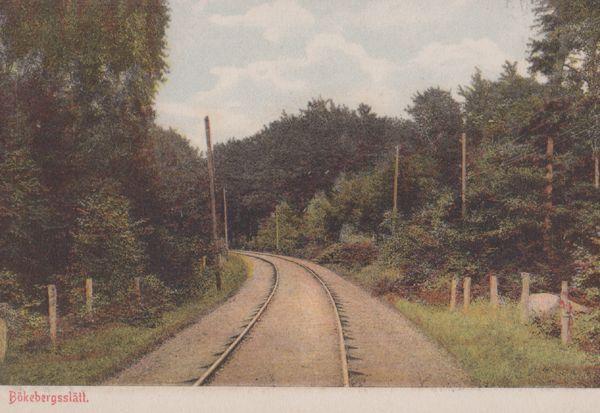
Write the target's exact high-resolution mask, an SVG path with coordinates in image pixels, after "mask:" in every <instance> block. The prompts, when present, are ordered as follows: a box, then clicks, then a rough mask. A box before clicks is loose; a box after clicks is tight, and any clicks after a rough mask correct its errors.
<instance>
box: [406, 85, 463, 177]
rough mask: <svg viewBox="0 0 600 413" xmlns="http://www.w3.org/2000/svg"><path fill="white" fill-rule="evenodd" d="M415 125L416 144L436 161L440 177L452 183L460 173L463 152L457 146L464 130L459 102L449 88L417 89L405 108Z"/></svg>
mask: <svg viewBox="0 0 600 413" xmlns="http://www.w3.org/2000/svg"><path fill="white" fill-rule="evenodd" d="M406 111H407V112H408V114H409V115H411V116H412V118H413V120H414V122H415V126H416V131H417V135H416V143H415V146H416V147H417V148H418V149H419V150H425V151H427V152H429V153H431V154H432V155H433V157H434V158H435V159H436V160H437V163H436V165H437V167H438V168H437V172H438V179H440V180H441V181H442V182H453V181H454V179H455V178H456V177H457V176H458V173H459V169H458V168H457V166H458V165H459V164H460V162H459V159H460V152H459V148H458V145H457V142H458V138H459V136H460V133H461V131H462V129H463V127H462V117H461V111H460V105H459V104H458V102H456V100H454V98H453V97H452V95H451V94H450V92H449V91H446V90H442V89H440V88H429V89H427V90H425V91H424V92H417V93H416V94H415V95H414V97H413V104H412V106H409V107H408V108H407V110H406Z"/></svg>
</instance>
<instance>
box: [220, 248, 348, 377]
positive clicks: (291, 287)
mask: <svg viewBox="0 0 600 413" xmlns="http://www.w3.org/2000/svg"><path fill="white" fill-rule="evenodd" d="M265 258H266V259H268V260H269V261H272V262H273V263H274V264H275V265H277V267H278V269H279V277H280V278H279V287H278V290H277V292H276V293H275V296H274V297H273V300H272V301H271V303H270V304H269V306H268V307H267V309H266V311H265V313H264V314H263V316H262V317H261V318H260V319H259V321H258V323H257V324H256V325H255V326H254V328H253V329H252V330H251V331H250V336H249V337H247V338H246V339H244V341H243V342H242V343H241V345H240V346H239V348H237V349H236V351H235V352H234V353H233V355H232V357H231V358H230V359H229V360H228V361H227V362H226V364H225V365H224V366H223V367H222V368H221V369H220V370H219V371H218V372H217V373H216V374H215V376H214V379H213V380H212V381H211V383H210V384H211V385H228V386H232V385H234V386H237V385H246V386H341V385H342V384H343V378H342V370H341V363H340V354H339V342H338V335H337V334H338V333H337V330H336V319H335V313H334V312H333V309H332V306H331V303H330V302H329V298H328V296H327V295H326V293H325V290H324V289H323V287H322V286H321V284H319V282H318V281H317V280H315V279H314V278H313V277H312V275H310V274H309V273H308V272H306V271H305V270H303V269H302V268H300V267H298V266H297V265H295V264H292V263H289V262H287V261H284V260H281V259H278V258H272V257H265Z"/></svg>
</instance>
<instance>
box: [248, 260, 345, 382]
mask: <svg viewBox="0 0 600 413" xmlns="http://www.w3.org/2000/svg"><path fill="white" fill-rule="evenodd" d="M256 254H258V253H256ZM259 255H266V256H269V257H275V258H279V259H281V260H284V261H287V262H290V263H292V264H295V265H297V266H299V267H301V268H302V269H304V270H305V271H306V272H308V273H309V274H310V275H312V276H313V277H314V278H315V279H316V280H317V281H318V282H319V284H321V286H322V287H323V289H324V290H325V293H326V294H327V296H328V297H329V301H330V303H331V306H332V308H333V312H334V314H335V319H336V324H337V325H336V328H337V331H338V340H339V351H340V364H341V366H342V381H343V384H344V387H350V377H349V372H348V355H347V353H346V337H345V334H344V329H343V327H342V324H343V323H342V318H341V316H340V311H339V310H340V306H339V303H338V302H337V301H336V299H335V298H334V297H335V296H334V294H332V292H331V289H330V288H329V286H328V285H327V284H326V283H325V281H324V280H323V279H322V278H321V277H320V276H319V274H317V273H316V272H315V271H314V270H312V269H311V268H309V267H307V266H306V265H304V264H301V263H299V262H296V261H294V260H291V259H289V258H286V257H284V256H281V255H275V254H269V253H260V254H259ZM253 256H255V257H256V258H259V257H258V256H257V255H253ZM263 260H264V258H263ZM271 264H272V263H271ZM272 265H274V264H272Z"/></svg>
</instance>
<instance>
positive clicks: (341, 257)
mask: <svg viewBox="0 0 600 413" xmlns="http://www.w3.org/2000/svg"><path fill="white" fill-rule="evenodd" d="M377 255H378V250H377V247H376V246H375V245H374V244H373V243H372V242H360V243H338V244H333V245H331V246H329V247H328V248H326V249H325V250H324V251H323V252H322V253H321V255H319V256H318V257H317V262H318V263H320V264H340V265H344V266H346V267H364V266H366V265H369V264H371V263H372V262H373V261H375V259H377Z"/></svg>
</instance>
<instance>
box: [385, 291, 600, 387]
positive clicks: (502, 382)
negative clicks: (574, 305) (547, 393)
mask: <svg viewBox="0 0 600 413" xmlns="http://www.w3.org/2000/svg"><path fill="white" fill-rule="evenodd" d="M396 307H397V308H398V310H400V312H402V314H404V315H405V316H406V317H408V318H409V319H410V320H411V321H413V322H414V323H415V324H416V325H417V326H418V327H420V328H421V330H422V331H424V332H425V333H426V334H427V335H429V336H430V337H431V338H433V339H434V340H435V341H437V342H438V343H439V344H440V345H441V346H442V347H443V348H445V349H446V350H447V351H448V352H449V353H450V354H451V355H452V356H454V357H455V358H456V359H457V360H458V362H459V363H460V364H461V365H462V366H463V368H464V369H465V371H466V372H467V373H468V374H469V375H470V376H471V379H472V380H473V381H474V384H475V385H477V386H483V387H547V386H554V387H598V386H600V355H591V354H589V353H585V352H584V351H582V350H580V349H578V348H577V347H564V346H562V345H561V344H560V340H558V339H549V338H548V337H547V336H545V334H544V333H543V332H542V331H540V330H539V329H538V328H536V326H526V325H522V324H521V323H520V322H519V312H518V307H517V306H516V305H515V304H510V305H506V306H503V307H502V308H501V309H499V310H497V311H491V310H490V308H489V304H488V303H484V302H479V303H475V304H474V305H472V306H471V308H470V310H469V311H468V312H466V313H461V312H449V311H448V309H447V308H446V307H439V306H431V305H425V304H419V303H414V302H409V301H407V300H399V301H398V302H397V303H396Z"/></svg>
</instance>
